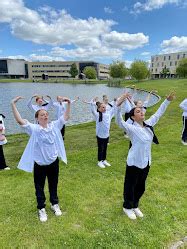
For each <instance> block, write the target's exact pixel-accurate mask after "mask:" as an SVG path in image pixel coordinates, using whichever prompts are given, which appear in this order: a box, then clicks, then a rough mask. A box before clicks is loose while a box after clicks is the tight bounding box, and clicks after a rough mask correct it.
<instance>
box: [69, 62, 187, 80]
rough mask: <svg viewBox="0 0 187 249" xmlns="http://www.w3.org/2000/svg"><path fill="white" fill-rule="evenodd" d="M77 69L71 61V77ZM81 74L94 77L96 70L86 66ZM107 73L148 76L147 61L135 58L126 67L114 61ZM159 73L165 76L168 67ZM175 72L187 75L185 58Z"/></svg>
mask: <svg viewBox="0 0 187 249" xmlns="http://www.w3.org/2000/svg"><path fill="white" fill-rule="evenodd" d="M78 73H79V71H78V69H77V65H76V63H73V64H72V65H71V68H70V74H71V76H72V77H73V78H75V77H76V76H77V75H78ZM82 74H83V75H84V76H85V78H87V79H96V78H97V72H96V69H95V68H94V67H92V66H87V67H85V68H84V70H83V72H82ZM109 74H110V77H111V78H114V79H116V78H119V79H123V78H125V77H129V78H133V79H136V80H138V81H139V80H143V79H146V78H149V77H150V70H149V68H148V63H147V62H145V61H142V60H135V61H134V62H133V63H132V64H131V66H130V68H127V67H126V65H125V62H122V61H115V62H113V63H112V64H110V66H109ZM160 74H161V75H162V76H163V77H164V78H166V77H167V76H168V75H169V74H170V72H169V69H168V68H166V67H165V68H163V69H162V71H161V72H160ZM176 74H177V76H178V77H183V78H185V77H187V58H184V59H181V60H180V61H179V65H178V67H177V68H176Z"/></svg>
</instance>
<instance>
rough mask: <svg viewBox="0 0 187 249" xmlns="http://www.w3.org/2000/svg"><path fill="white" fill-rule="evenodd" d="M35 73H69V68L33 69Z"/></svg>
mask: <svg viewBox="0 0 187 249" xmlns="http://www.w3.org/2000/svg"><path fill="white" fill-rule="evenodd" d="M32 72H33V73H69V71H68V70H33V71H32Z"/></svg>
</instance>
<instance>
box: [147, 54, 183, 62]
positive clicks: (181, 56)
mask: <svg viewBox="0 0 187 249" xmlns="http://www.w3.org/2000/svg"><path fill="white" fill-rule="evenodd" d="M159 58H160V56H156V57H152V62H153V61H154V59H155V61H158V59H159ZM182 58H186V54H183V55H182V54H178V55H177V60H179V59H182ZM163 59H164V61H166V59H167V56H166V55H164V58H163ZM168 60H169V61H170V60H171V55H168Z"/></svg>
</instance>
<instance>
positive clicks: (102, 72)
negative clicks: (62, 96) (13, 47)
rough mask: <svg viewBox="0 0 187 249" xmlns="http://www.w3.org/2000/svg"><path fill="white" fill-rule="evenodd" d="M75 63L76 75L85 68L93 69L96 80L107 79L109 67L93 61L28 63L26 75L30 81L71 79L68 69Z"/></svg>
mask: <svg viewBox="0 0 187 249" xmlns="http://www.w3.org/2000/svg"><path fill="white" fill-rule="evenodd" d="M73 63H75V64H76V66H77V69H78V75H77V78H78V77H79V75H81V74H82V73H83V70H84V68H85V67H87V66H91V67H94V68H95V70H96V72H97V78H98V79H108V78H109V66H108V65H104V64H100V63H97V62H93V61H50V62H41V61H40V62H28V75H29V78H30V79H32V80H37V79H42V78H45V77H46V78H49V79H50V78H53V79H59V78H66V79H67V78H71V74H70V68H71V65H72V64H73Z"/></svg>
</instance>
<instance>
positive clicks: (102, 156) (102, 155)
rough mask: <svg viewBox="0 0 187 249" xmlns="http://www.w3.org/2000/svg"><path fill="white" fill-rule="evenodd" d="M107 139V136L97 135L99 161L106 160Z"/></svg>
mask: <svg viewBox="0 0 187 249" xmlns="http://www.w3.org/2000/svg"><path fill="white" fill-rule="evenodd" d="M108 139H109V138H108V137H107V138H100V137H97V145H98V161H99V162H100V161H105V160H106V155H107V144H108Z"/></svg>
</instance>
